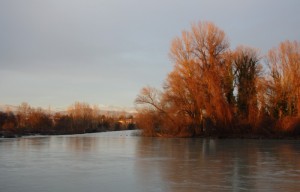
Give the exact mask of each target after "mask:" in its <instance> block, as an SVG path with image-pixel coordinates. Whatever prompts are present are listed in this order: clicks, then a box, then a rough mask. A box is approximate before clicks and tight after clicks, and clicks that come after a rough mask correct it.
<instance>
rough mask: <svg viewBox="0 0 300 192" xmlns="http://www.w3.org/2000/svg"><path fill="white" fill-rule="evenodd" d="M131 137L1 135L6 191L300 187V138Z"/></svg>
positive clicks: (0, 178) (1, 185)
mask: <svg viewBox="0 0 300 192" xmlns="http://www.w3.org/2000/svg"><path fill="white" fill-rule="evenodd" d="M131 133H132V131H121V132H105V133H93V134H83V135H61V136H34V137H22V138H13V139H4V138H2V139H0V191H1V192H60V191H61V192H77V191H78V192H83V191H84V192H95V191H103V192H119V191H120V192H121V191H122V192H126V191H128V192H151V191H153V192H159V191H161V192H194V191H195V192H196V191H197V192H198V191H299V189H300V141H296V140H248V139H223V140H220V139H201V138H197V139H184V138H180V139H179V138H178V139H176V138H143V137H137V136H131Z"/></svg>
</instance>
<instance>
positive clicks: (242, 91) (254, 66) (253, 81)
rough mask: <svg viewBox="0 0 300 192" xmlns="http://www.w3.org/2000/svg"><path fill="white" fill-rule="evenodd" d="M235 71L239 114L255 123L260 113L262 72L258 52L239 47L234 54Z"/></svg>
mask: <svg viewBox="0 0 300 192" xmlns="http://www.w3.org/2000/svg"><path fill="white" fill-rule="evenodd" d="M233 70H234V76H235V84H236V86H237V109H238V114H239V115H240V117H241V118H246V119H247V120H248V121H251V120H252V121H255V116H256V114H257V111H258V100H257V99H258V98H257V91H258V90H257V87H258V82H259V78H260V75H261V70H262V66H261V65H260V63H259V56H258V53H257V51H256V50H255V49H253V48H247V47H238V48H237V49H236V50H235V52H234V54H233Z"/></svg>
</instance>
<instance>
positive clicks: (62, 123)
mask: <svg viewBox="0 0 300 192" xmlns="http://www.w3.org/2000/svg"><path fill="white" fill-rule="evenodd" d="M128 129H135V124H134V120H133V116H132V115H128V114H126V113H124V114H121V115H119V116H115V115H101V114H100V109H99V108H98V107H97V106H93V107H91V106H90V105H89V104H87V103H80V102H76V103H75V104H73V105H72V106H70V107H69V108H68V110H67V111H66V112H63V113H59V112H57V113H53V112H51V111H47V110H43V109H41V108H32V107H31V106H30V105H28V104H27V103H22V104H21V105H20V106H18V109H17V111H16V112H12V111H10V110H7V111H6V112H0V137H1V136H2V137H16V136H21V135H33V134H47V135H48V134H79V133H92V132H101V131H118V130H128Z"/></svg>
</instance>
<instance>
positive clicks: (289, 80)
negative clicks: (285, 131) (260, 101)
mask: <svg viewBox="0 0 300 192" xmlns="http://www.w3.org/2000/svg"><path fill="white" fill-rule="evenodd" d="M268 64H269V69H270V82H269V85H270V88H269V96H270V104H271V106H270V108H271V112H272V114H273V116H274V117H275V118H282V117H285V116H298V117H300V81H299V79H300V43H299V42H297V41H294V42H291V41H285V42H282V43H280V45H279V46H278V48H273V49H272V50H270V51H269V53H268Z"/></svg>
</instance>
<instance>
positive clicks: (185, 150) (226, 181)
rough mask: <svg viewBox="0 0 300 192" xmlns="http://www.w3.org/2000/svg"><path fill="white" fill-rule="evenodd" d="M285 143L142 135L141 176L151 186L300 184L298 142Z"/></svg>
mask: <svg viewBox="0 0 300 192" xmlns="http://www.w3.org/2000/svg"><path fill="white" fill-rule="evenodd" d="M284 143H285V142H283V141H274V142H269V141H258V140H214V139H160V138H142V139H140V141H139V143H138V145H137V157H138V158H137V168H136V169H137V177H138V178H139V182H141V183H143V186H146V189H145V190H146V191H149V189H152V191H153V190H155V188H153V187H156V190H157V189H160V190H161V191H175V192H176V191H199V190H200V191H201V190H208V191H224V190H229V191H241V190H243V189H249V190H259V189H271V190H276V189H280V188H281V189H291V190H292V189H296V188H297V187H298V188H299V187H300V186H299V184H297V182H298V180H299V175H300V163H299V162H300V161H299V160H300V159H299V158H300V154H299V152H300V150H299V144H297V145H295V144H296V143H288V144H284ZM295 154H296V155H295ZM287 181H288V182H287ZM291 183H292V185H291V186H290V184H291ZM295 187H296V188H295ZM150 191H151V190H150Z"/></svg>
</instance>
